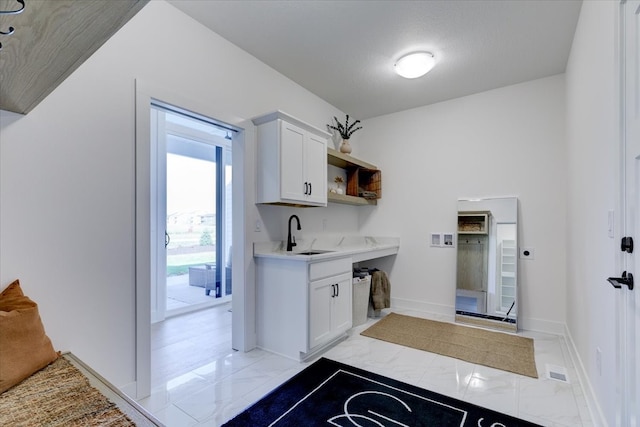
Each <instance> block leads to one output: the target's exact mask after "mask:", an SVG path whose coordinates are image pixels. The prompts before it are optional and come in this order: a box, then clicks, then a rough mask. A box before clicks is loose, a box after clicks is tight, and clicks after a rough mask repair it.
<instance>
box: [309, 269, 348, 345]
mask: <svg viewBox="0 0 640 427" xmlns="http://www.w3.org/2000/svg"><path fill="white" fill-rule="evenodd" d="M351 294H352V291H351V274H349V273H346V274H343V275H340V276H335V277H328V278H326V279H322V280H316V281H314V282H311V284H310V286H309V348H314V347H317V346H320V345H323V344H325V343H327V342H329V341H331V339H332V338H335V337H336V336H339V335H341V334H343V333H344V332H346V331H347V330H349V328H351V319H352V317H351V308H352V305H351Z"/></svg>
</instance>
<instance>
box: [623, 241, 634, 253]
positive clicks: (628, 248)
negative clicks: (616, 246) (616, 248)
mask: <svg viewBox="0 0 640 427" xmlns="http://www.w3.org/2000/svg"><path fill="white" fill-rule="evenodd" d="M620 250H621V251H622V252H627V253H630V254H631V253H633V237H623V238H622V241H621V242H620Z"/></svg>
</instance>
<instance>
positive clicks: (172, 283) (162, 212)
mask: <svg viewBox="0 0 640 427" xmlns="http://www.w3.org/2000/svg"><path fill="white" fill-rule="evenodd" d="M233 133H234V131H233V130H232V129H229V128H226V127H224V126H221V125H219V124H216V123H214V122H212V121H207V120H206V119H203V118H202V117H201V116H194V115H190V114H189V113H187V112H183V111H176V110H175V109H172V108H171V107H169V106H167V105H166V104H161V103H157V102H155V103H152V105H151V140H152V144H151V145H152V147H153V148H152V151H153V152H152V159H154V161H153V163H154V164H153V165H152V169H153V170H155V175H156V180H155V181H156V183H155V191H154V192H153V193H154V194H155V197H154V198H153V199H154V200H155V212H152V217H153V218H152V223H155V225H156V230H157V232H156V233H155V235H156V241H155V242H152V256H151V258H152V263H154V264H155V267H153V266H152V270H153V271H155V274H154V276H155V280H154V281H153V283H152V289H151V300H152V301H151V306H152V322H154V323H155V322H159V321H162V320H164V319H165V318H166V317H170V316H175V315H179V314H184V313H188V312H192V311H195V310H200V309H203V308H207V307H212V306H215V305H219V304H225V303H229V302H230V300H231V295H232V277H231V275H232V274H231V242H232V234H231V233H232V203H231V198H232V188H233V187H232V140H233V137H232V135H233Z"/></svg>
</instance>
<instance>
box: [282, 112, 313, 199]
mask: <svg viewBox="0 0 640 427" xmlns="http://www.w3.org/2000/svg"><path fill="white" fill-rule="evenodd" d="M280 123H281V125H280V197H281V198H283V199H289V200H294V201H296V200H297V201H303V200H305V199H306V197H307V196H306V194H305V187H306V186H305V170H304V162H305V157H306V155H305V137H306V132H305V131H304V130H302V129H300V128H299V127H297V126H294V125H292V124H290V123H287V122H285V121H281V122H280Z"/></svg>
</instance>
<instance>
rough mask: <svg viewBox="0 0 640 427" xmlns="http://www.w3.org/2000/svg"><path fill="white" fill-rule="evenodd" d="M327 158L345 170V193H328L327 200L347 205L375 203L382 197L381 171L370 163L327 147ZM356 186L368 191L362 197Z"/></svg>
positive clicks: (333, 164) (331, 163)
mask: <svg viewBox="0 0 640 427" xmlns="http://www.w3.org/2000/svg"><path fill="white" fill-rule="evenodd" d="M327 160H328V163H329V164H330V165H332V166H336V167H338V168H341V169H344V170H345V171H346V172H347V188H346V194H335V193H329V195H328V200H329V201H330V202H334V203H344V204H349V205H376V204H377V203H378V202H377V200H378V199H379V198H381V197H382V172H381V171H380V170H379V169H378V168H377V167H376V166H375V165H372V164H371V163H367V162H365V161H363V160H360V159H357V158H355V157H351V156H350V155H348V154H344V153H341V152H339V151H337V150H334V149H332V148H327ZM358 188H361V189H362V190H364V191H367V192H370V193H371V194H370V196H368V197H362V196H360V194H359V193H360V192H359V190H358Z"/></svg>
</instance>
